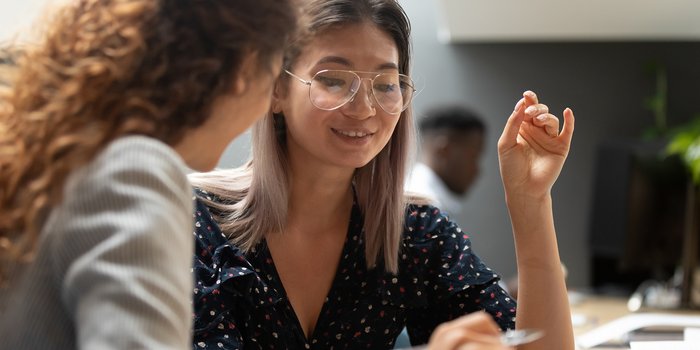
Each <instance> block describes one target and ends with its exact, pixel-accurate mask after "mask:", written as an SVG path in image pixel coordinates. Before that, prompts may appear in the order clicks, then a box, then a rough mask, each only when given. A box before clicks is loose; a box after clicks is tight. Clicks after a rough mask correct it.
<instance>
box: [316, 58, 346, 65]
mask: <svg viewBox="0 0 700 350" xmlns="http://www.w3.org/2000/svg"><path fill="white" fill-rule="evenodd" d="M324 63H337V64H342V65H344V66H347V67H351V66H352V64H351V63H350V61H349V60H347V59H345V58H342V57H339V56H326V57H323V58H321V59H320V60H318V62H316V64H324Z"/></svg>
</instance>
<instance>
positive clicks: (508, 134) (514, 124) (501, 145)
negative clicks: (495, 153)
mask: <svg viewBox="0 0 700 350" xmlns="http://www.w3.org/2000/svg"><path fill="white" fill-rule="evenodd" d="M524 110H525V98H524V97H523V98H521V99H520V100H519V101H518V103H516V104H515V109H513V113H511V114H510V117H508V121H506V126H505V127H504V128H503V133H502V134H501V138H500V139H498V150H499V152H500V151H503V150H506V149H510V148H512V147H513V146H515V145H516V144H517V137H518V133H519V132H520V124H522V123H523V119H524V118H525V113H524Z"/></svg>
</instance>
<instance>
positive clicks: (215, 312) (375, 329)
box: [193, 191, 515, 350]
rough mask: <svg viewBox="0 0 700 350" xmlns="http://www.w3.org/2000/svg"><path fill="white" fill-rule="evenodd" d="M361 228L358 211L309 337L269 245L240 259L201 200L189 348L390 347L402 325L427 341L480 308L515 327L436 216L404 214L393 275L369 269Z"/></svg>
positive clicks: (498, 295)
mask: <svg viewBox="0 0 700 350" xmlns="http://www.w3.org/2000/svg"><path fill="white" fill-rule="evenodd" d="M198 195H199V196H208V195H207V194H206V193H205V192H202V191H198ZM362 223H363V219H362V215H361V213H360V210H359V208H358V206H357V205H354V206H353V210H352V215H351V218H350V225H349V228H348V234H347V238H346V241H345V245H344V247H343V252H342V256H341V261H340V263H339V266H338V270H337V273H336V276H335V279H334V281H333V284H332V286H331V289H330V291H329V294H328V296H327V297H326V299H325V302H324V304H323V307H322V309H321V314H320V315H319V318H318V321H317V323H316V328H315V329H314V330H313V333H312V335H311V336H310V337H309V338H306V336H305V335H304V332H303V331H302V328H301V326H300V324H299V321H298V320H297V318H296V314H295V313H294V310H293V309H292V306H291V304H290V302H289V300H288V299H287V298H286V296H285V292H284V288H283V286H282V283H281V280H280V278H279V276H278V275H277V272H276V269H275V264H274V261H273V260H272V256H271V255H270V251H269V250H268V248H267V246H266V243H265V241H264V240H263V241H262V242H260V243H259V244H258V245H257V247H256V248H255V249H254V250H252V251H250V252H248V253H247V254H244V253H243V252H242V251H241V250H240V249H238V248H237V247H236V246H234V245H232V244H230V243H229V242H228V240H227V239H226V237H225V236H224V235H223V233H222V232H221V230H220V229H219V227H218V226H217V224H216V222H215V221H214V220H213V219H212V217H211V214H210V212H209V210H208V208H207V207H206V205H205V204H204V203H203V202H201V201H200V200H197V204H196V208H195V232H194V234H195V237H196V252H195V257H194V270H193V272H194V277H195V288H194V310H195V313H194V318H195V320H194V321H195V322H194V323H195V325H194V327H195V329H194V344H193V349H324V350H328V349H391V348H392V347H393V345H394V342H395V340H396V337H397V336H398V335H399V333H400V332H401V331H402V329H403V328H404V327H406V328H407V330H408V334H409V338H410V340H411V343H412V344H424V343H427V341H428V339H429V338H430V335H431V333H432V332H433V330H434V329H435V327H437V325H439V324H440V323H442V322H444V321H448V320H451V319H454V318H457V317H459V316H461V315H464V314H468V313H470V312H473V311H476V310H484V311H486V312H488V313H489V314H491V315H492V316H493V318H494V319H495V320H496V322H497V323H498V324H499V325H500V326H501V328H502V329H504V330H505V329H512V328H515V301H514V300H513V299H511V298H510V296H508V294H507V293H506V292H505V291H504V290H503V289H502V288H501V287H500V286H499V285H498V280H499V277H498V276H497V275H496V274H495V273H494V272H493V271H491V269H489V268H488V267H486V266H485V265H484V264H483V263H482V262H481V260H479V258H478V257H477V256H476V254H474V252H472V250H471V245H470V241H469V237H468V236H467V235H466V234H465V233H463V232H462V231H461V230H460V229H459V227H457V225H455V224H454V223H453V222H451V221H449V219H448V218H447V217H446V216H445V215H444V214H443V213H441V212H440V210H439V209H437V208H435V207H432V206H417V205H411V206H409V207H408V208H407V212H406V229H405V232H404V238H403V246H402V251H401V253H400V254H401V257H400V265H399V274H398V275H392V274H390V273H387V272H385V271H384V269H383V267H381V266H378V267H376V268H373V269H369V268H367V266H366V264H365V254H364V240H363V230H362Z"/></svg>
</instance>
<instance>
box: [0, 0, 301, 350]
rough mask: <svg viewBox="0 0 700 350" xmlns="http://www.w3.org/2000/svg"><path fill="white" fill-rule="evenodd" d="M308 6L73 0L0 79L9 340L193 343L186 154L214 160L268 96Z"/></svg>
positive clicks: (0, 257) (24, 344) (0, 213)
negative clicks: (301, 10)
mask: <svg viewBox="0 0 700 350" xmlns="http://www.w3.org/2000/svg"><path fill="white" fill-rule="evenodd" d="M295 17H296V16H295V11H294V9H293V7H292V4H291V1H287V0H79V1H71V2H70V3H69V4H66V5H65V7H63V8H62V9H61V10H60V11H59V12H57V13H56V14H55V19H54V20H53V21H52V22H51V26H50V27H49V28H48V29H49V30H48V32H47V33H46V35H45V37H43V38H42V39H41V42H39V43H38V45H36V46H27V47H26V52H22V53H21V54H19V59H18V60H17V62H16V66H15V67H13V68H12V70H11V71H12V74H11V76H9V77H8V79H9V80H8V84H7V85H5V86H4V87H3V86H0V88H2V89H3V90H2V95H1V96H0V268H1V269H2V275H1V277H0V281H1V282H2V284H3V285H2V287H0V315H2V316H0V342H2V345H0V347H2V348H3V349H78V348H79V349H186V348H190V347H191V346H192V343H191V341H192V338H191V335H192V285H193V280H192V274H191V268H192V260H191V255H192V251H193V248H194V243H193V239H192V224H193V219H192V210H193V202H192V188H191V186H190V185H189V183H188V180H187V177H186V167H190V168H192V169H195V170H199V171H207V170H210V169H211V168H213V167H214V166H215V165H216V163H217V162H218V159H219V157H220V155H221V154H222V152H223V150H224V149H225V148H226V146H227V144H228V143H229V142H230V141H231V139H233V138H234V137H235V136H237V135H239V134H240V133H241V132H243V131H244V130H245V129H246V128H248V127H249V126H250V124H252V123H253V121H255V120H256V119H257V118H258V117H259V116H263V115H264V114H265V113H266V111H267V110H268V109H269V103H270V99H271V95H272V88H273V84H274V81H275V78H276V77H277V76H278V74H279V73H280V72H281V66H282V48H283V47H284V46H285V44H286V39H285V38H286V37H287V36H288V35H286V33H287V34H288V33H292V32H293V31H294V27H295V26H296V18H295ZM13 64H15V63H13ZM0 81H3V79H0Z"/></svg>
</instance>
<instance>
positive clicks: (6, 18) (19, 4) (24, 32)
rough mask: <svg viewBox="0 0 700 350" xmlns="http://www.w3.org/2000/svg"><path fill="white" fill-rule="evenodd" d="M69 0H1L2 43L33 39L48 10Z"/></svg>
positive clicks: (0, 41)
mask: <svg viewBox="0 0 700 350" xmlns="http://www.w3.org/2000/svg"><path fill="white" fill-rule="evenodd" d="M67 1H70V0H0V44H2V43H7V42H9V41H20V42H26V41H29V40H32V38H34V37H35V35H36V33H37V31H39V30H40V29H41V28H42V23H43V18H44V17H43V16H44V15H45V14H46V13H47V10H50V8H51V7H53V6H56V5H58V4H60V3H62V2H67Z"/></svg>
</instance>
